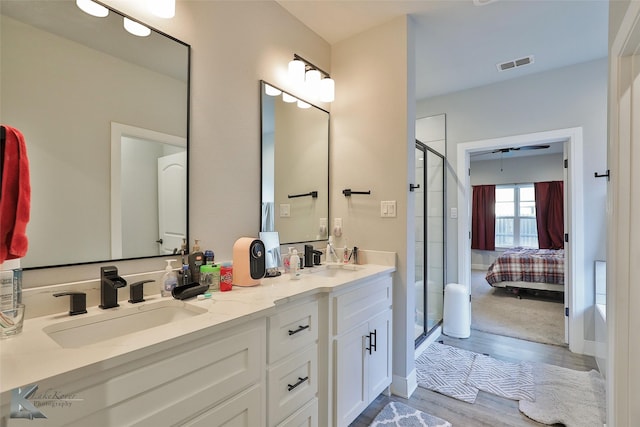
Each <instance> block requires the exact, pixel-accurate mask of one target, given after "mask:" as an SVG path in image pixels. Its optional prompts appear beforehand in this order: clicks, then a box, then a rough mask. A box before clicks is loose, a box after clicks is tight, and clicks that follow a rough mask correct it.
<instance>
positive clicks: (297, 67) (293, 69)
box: [289, 59, 305, 85]
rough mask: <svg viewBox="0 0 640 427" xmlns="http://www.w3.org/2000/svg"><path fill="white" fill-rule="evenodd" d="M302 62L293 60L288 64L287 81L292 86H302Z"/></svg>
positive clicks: (303, 67) (303, 66)
mask: <svg viewBox="0 0 640 427" xmlns="http://www.w3.org/2000/svg"><path fill="white" fill-rule="evenodd" d="M304 69H305V65H304V62H302V61H300V60H298V59H294V60H293V61H290V62H289V80H290V82H291V83H292V84H294V85H303V84H304Z"/></svg>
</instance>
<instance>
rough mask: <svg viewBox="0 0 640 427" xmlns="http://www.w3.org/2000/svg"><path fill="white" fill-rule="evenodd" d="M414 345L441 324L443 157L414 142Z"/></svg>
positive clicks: (442, 296) (443, 265) (443, 222)
mask: <svg viewBox="0 0 640 427" xmlns="http://www.w3.org/2000/svg"><path fill="white" fill-rule="evenodd" d="M415 157H416V166H415V167H416V185H419V187H417V188H414V190H413V191H415V194H416V204H415V218H416V233H415V235H416V241H415V247H416V271H415V277H416V281H415V291H416V311H415V335H414V338H415V340H416V343H419V342H421V341H422V340H423V339H424V337H426V336H427V335H429V333H430V332H431V331H432V330H433V329H435V328H436V327H437V326H438V325H439V324H440V323H441V322H442V312H443V308H444V280H445V277H444V269H445V246H444V245H445V241H444V236H445V229H444V225H445V221H444V219H445V218H444V196H445V180H444V177H445V163H444V157H442V156H441V155H440V154H438V153H437V152H435V151H433V150H432V149H430V148H429V147H427V146H425V145H424V144H422V143H421V142H416V153H415Z"/></svg>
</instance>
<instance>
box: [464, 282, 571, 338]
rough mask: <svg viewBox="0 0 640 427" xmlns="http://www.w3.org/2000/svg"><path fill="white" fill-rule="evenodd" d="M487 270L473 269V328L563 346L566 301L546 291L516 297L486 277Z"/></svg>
mask: <svg viewBox="0 0 640 427" xmlns="http://www.w3.org/2000/svg"><path fill="white" fill-rule="evenodd" d="M485 274H486V272H485V271H481V270H473V271H472V272H471V328H472V329H475V330H479V331H484V332H490V333H493V334H498V335H504V336H508V337H514V338H520V339H524V340H528V341H535V342H540V343H544V344H555V345H564V344H565V342H564V301H563V299H562V297H561V296H560V294H558V295H556V294H553V293H547V294H544V295H538V296H530V295H527V294H522V298H516V297H515V296H514V295H513V294H512V293H511V292H510V291H508V290H506V289H504V288H494V287H492V286H491V285H489V284H488V283H487V281H486V280H485V278H484V276H485Z"/></svg>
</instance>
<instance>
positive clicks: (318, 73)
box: [288, 54, 335, 102]
mask: <svg viewBox="0 0 640 427" xmlns="http://www.w3.org/2000/svg"><path fill="white" fill-rule="evenodd" d="M288 74H289V81H290V82H291V84H292V85H293V86H294V87H296V88H297V89H298V90H300V91H301V92H303V93H304V94H305V95H306V96H305V97H306V98H309V99H312V100H319V101H322V102H333V101H334V100H335V82H334V80H333V79H332V78H331V76H330V75H329V73H327V72H326V71H324V70H323V69H321V68H320V67H317V66H316V65H314V64H312V63H311V62H309V61H307V60H306V59H304V58H303V57H301V56H300V55H297V54H294V55H293V60H291V61H290V62H289V66H288Z"/></svg>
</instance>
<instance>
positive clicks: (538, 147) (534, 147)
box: [491, 144, 550, 154]
mask: <svg viewBox="0 0 640 427" xmlns="http://www.w3.org/2000/svg"><path fill="white" fill-rule="evenodd" d="M549 147H550V145H548V144H544V145H525V146H524V147H508V148H498V149H497V150H493V151H492V152H491V153H492V154H495V153H508V152H509V151H520V150H523V151H524V150H544V149H547V148H549Z"/></svg>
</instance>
